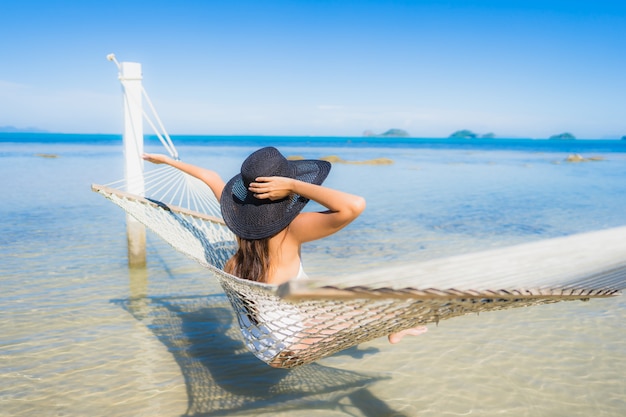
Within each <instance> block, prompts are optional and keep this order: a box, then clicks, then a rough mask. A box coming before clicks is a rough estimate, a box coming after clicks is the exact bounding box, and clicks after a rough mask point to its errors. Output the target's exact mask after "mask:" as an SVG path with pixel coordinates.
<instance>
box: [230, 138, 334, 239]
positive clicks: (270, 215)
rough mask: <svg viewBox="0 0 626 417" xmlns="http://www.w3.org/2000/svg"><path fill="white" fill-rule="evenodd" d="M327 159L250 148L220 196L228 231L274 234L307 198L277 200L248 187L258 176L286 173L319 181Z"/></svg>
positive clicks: (245, 235) (294, 196)
mask: <svg viewBox="0 0 626 417" xmlns="http://www.w3.org/2000/svg"><path fill="white" fill-rule="evenodd" d="M330 167H331V165H330V163H329V162H327V161H320V160H315V159H305V160H297V161H289V160H287V158H285V157H284V156H283V155H282V154H281V153H280V152H279V151H278V149H276V148H273V147H266V148H261V149H259V150H258V151H255V152H253V153H252V154H251V155H250V156H248V157H247V158H246V160H245V161H243V164H241V173H240V174H237V175H235V176H234V177H233V178H232V179H231V180H230V181H228V183H226V186H225V187H224V191H223V192H222V197H221V199H220V207H221V210H222V217H224V221H225V222H226V225H227V226H228V227H229V229H230V230H232V232H233V233H234V234H235V235H237V236H239V237H240V238H243V239H248V240H255V239H264V238H268V237H271V236H274V235H275V234H276V233H278V232H280V231H281V230H283V229H284V228H285V227H287V226H288V225H289V223H291V221H292V220H293V219H294V218H295V217H296V216H297V215H298V213H300V211H302V209H303V208H304V206H305V205H306V204H307V203H308V202H309V199H308V198H304V197H302V196H300V195H298V194H291V195H289V196H287V197H285V198H283V199H281V200H270V199H259V198H256V197H255V196H254V193H252V192H251V191H250V190H248V187H249V186H250V183H251V182H254V181H255V179H256V178H258V177H274V176H277V177H287V178H294V179H297V180H300V181H304V182H308V183H311V184H316V185H320V184H321V183H322V182H324V180H325V179H326V177H327V176H328V173H329V172H330Z"/></svg>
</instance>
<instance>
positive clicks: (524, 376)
mask: <svg viewBox="0 0 626 417" xmlns="http://www.w3.org/2000/svg"><path fill="white" fill-rule="evenodd" d="M174 141H175V143H176V144H177V147H178V151H179V153H180V155H181V158H182V159H183V160H186V161H188V162H192V163H197V164H202V165H203V166H206V167H209V168H212V169H215V170H217V171H218V172H220V173H221V174H222V175H223V176H224V177H225V178H229V177H230V176H232V175H234V174H235V173H236V172H237V171H238V168H239V165H240V164H241V161H242V160H243V158H245V156H246V155H248V154H249V153H250V152H251V151H253V150H254V149H256V148H258V147H260V146H265V145H275V146H277V147H278V148H279V149H280V150H281V151H282V152H283V153H284V154H286V155H299V156H303V157H306V158H319V157H324V156H328V155H336V156H339V157H340V158H342V159H343V160H345V161H348V162H352V163H335V164H333V168H332V171H331V174H330V175H329V177H328V179H327V180H326V184H327V185H328V186H330V187H335V188H338V189H342V190H345V191H348V192H352V193H356V194H360V195H363V196H365V198H366V199H367V209H366V211H365V212H364V213H363V214H362V215H361V217H359V218H358V219H357V220H356V221H355V222H354V223H353V224H351V225H350V226H348V227H347V228H346V229H344V230H342V231H341V232H340V233H338V234H336V235H333V236H331V237H329V238H327V239H324V240H321V241H317V242H313V243H311V244H309V245H307V246H306V247H305V248H304V249H303V260H304V264H305V269H306V270H307V273H308V274H309V275H311V276H316V277H317V276H319V277H340V276H341V275H342V274H345V273H349V272H354V271H357V272H358V271H360V270H367V269H370V268H373V267H377V268H379V267H383V268H384V267H385V266H391V265H398V264H402V263H403V262H408V261H414V260H426V259H432V258H436V257H442V256H448V255H453V254H458V253H466V252H471V251H476V250H480V249H489V248H494V247H501V246H505V245H512V244H516V243H522V242H529V241H534V240H540V239H545V238H551V237H557V236H563V235H569V234H573V233H579V232H586V231H591V230H598V229H604V228H609V227H615V226H623V225H625V224H626V211H625V210H624V207H626V181H624V180H625V179H626V142H624V141H592V140H589V141H580V140H576V141H548V140H544V141H532V140H503V139H492V140H469V141H468V140H463V141H460V140H450V139H445V140H444V139H412V138H408V139H396V138H393V139H391V138H384V139H383V138H284V137H276V138H274V137H180V138H174ZM146 148H147V150H148V151H158V152H163V150H162V148H160V147H159V144H158V142H157V141H155V140H153V139H149V140H148V141H147V145H146ZM572 153H579V154H581V155H582V156H583V157H587V158H588V157H598V158H597V159H600V160H597V161H587V162H580V163H568V162H565V160H566V158H567V156H568V155H570V154H572ZM376 158H388V159H390V160H392V161H393V163H392V164H388V165H375V164H363V163H356V162H363V161H368V160H372V159H376ZM146 168H149V167H146ZM122 177H123V155H122V147H121V139H120V138H119V137H118V136H102V135H101V136H98V135H27V134H3V135H0V178H1V180H0V181H1V182H0V191H1V193H0V195H2V205H1V206H0V230H1V231H2V233H1V234H0V283H1V285H2V291H1V292H0V415H1V416H34V415H36V416H87V415H88V416H180V415H189V416H192V415H194V416H196V415H203V416H211V415H216V416H217V415H246V416H256V415H268V416H270V415H272V416H276V415H279V416H282V415H284V416H316V415H319V416H347V415H349V416H392V415H393V416H456V415H479V416H501V415H507V416H509V415H510V416H533V417H535V416H568V417H569V416H585V417H586V416H623V415H624V414H626V388H625V387H626V384H624V383H623V376H624V375H625V374H626V330H625V326H624V320H625V319H626V301H625V300H624V298H623V296H622V297H615V298H611V299H604V300H592V301H590V302H586V303H583V302H564V303H557V304H553V305H545V306H538V307H532V308H522V309H513V310H507V311H501V312H493V313H486V314H485V313H483V314H481V315H480V316H473V315H472V316H465V317H461V318H455V319H451V320H447V321H443V322H441V323H439V325H438V326H434V325H433V326H430V328H429V332H428V333H427V334H425V335H423V336H419V337H414V338H406V339H405V340H403V341H402V342H401V343H400V344H399V345H394V346H391V345H389V344H388V343H387V341H386V340H384V339H380V340H375V341H372V342H369V343H365V344H362V345H359V346H357V347H355V348H353V349H349V350H347V351H345V352H341V353H339V354H337V355H334V356H332V357H329V358H326V359H323V360H320V361H319V362H317V363H315V364H312V365H307V366H303V367H300V368H296V369H294V370H291V371H286V370H276V369H273V368H270V367H268V366H267V365H265V364H263V363H262V362H260V361H258V360H257V359H256V358H254V356H253V355H252V354H251V353H249V352H248V351H247V350H246V349H245V347H244V345H243V342H242V339H241V335H240V334H239V331H238V328H237V326H236V323H234V322H233V321H234V316H233V314H232V311H231V310H230V307H229V305H228V302H227V300H226V298H225V296H224V295H223V293H222V292H221V290H220V288H219V286H218V285H217V284H216V282H215V280H214V279H213V277H212V276H211V275H210V274H209V273H207V271H206V270H204V269H202V268H201V267H200V266H198V265H197V264H195V263H194V262H193V261H190V260H188V259H187V258H185V257H183V256H182V255H179V254H178V253H176V252H174V251H173V250H172V249H171V248H170V247H169V246H168V245H166V244H164V243H163V242H162V241H161V240H160V239H159V238H157V237H156V236H154V235H151V234H150V233H149V234H148V244H147V251H148V266H147V268H146V269H145V270H129V269H128V267H127V258H126V256H127V254H126V236H125V233H126V232H125V214H124V213H123V212H122V211H121V210H120V209H119V208H118V207H116V206H114V205H113V204H111V203H110V202H108V201H107V200H105V199H104V198H102V197H101V196H100V195H98V194H96V193H93V192H91V191H90V185H91V184H92V183H101V184H106V183H108V182H111V181H114V180H118V179H121V178H122ZM307 209H310V210H313V209H316V206H315V205H314V204H310V207H307Z"/></svg>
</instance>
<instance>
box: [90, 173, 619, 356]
mask: <svg viewBox="0 0 626 417" xmlns="http://www.w3.org/2000/svg"><path fill="white" fill-rule="evenodd" d="M145 178H146V195H147V196H150V198H144V197H142V196H137V195H132V194H129V193H127V192H125V191H124V186H123V183H114V184H109V185H107V186H101V185H93V186H92V189H93V190H94V191H96V192H98V193H100V194H101V195H103V196H104V197H106V198H107V199H109V200H111V201H112V202H113V203H115V204H117V205H118V206H120V207H121V208H123V209H124V210H125V211H126V212H127V213H129V214H130V215H132V216H133V217H135V218H136V219H137V220H138V221H139V222H141V223H143V224H144V225H146V226H147V227H148V228H149V229H151V230H152V231H153V232H155V233H156V234H157V235H159V236H160V237H161V238H163V239H164V240H165V241H166V242H168V243H169V244H170V245H172V246H173V247H174V248H175V249H176V250H178V251H180V252H182V253H183V254H185V255H187V256H189V257H190V258H192V259H194V260H195V261H197V262H198V263H200V264H201V265H203V266H204V267H206V268H208V269H209V270H210V271H212V272H213V274H214V275H215V277H216V278H217V279H218V281H219V282H220V284H221V286H222V288H223V289H224V291H225V293H226V295H227V297H228V299H229V300H230V303H231V304H232V306H233V308H234V309H235V311H236V313H237V317H238V321H239V325H240V328H241V331H242V333H243V335H244V339H245V340H246V345H247V346H248V348H249V349H250V350H251V351H252V352H253V353H254V354H255V355H256V356H257V357H258V358H260V359H261V360H263V361H265V362H266V363H268V364H270V365H272V366H275V367H283V368H290V367H294V366H298V365H302V364H305V363H310V362H313V361H316V360H318V359H320V358H323V357H325V356H328V355H331V354H333V353H335V352H338V351H340V350H343V349H346V348H349V347H351V346H354V345H357V344H359V343H362V342H366V341H368V340H372V339H375V338H378V337H381V336H386V335H388V334H389V333H393V332H398V331H400V330H404V329H407V328H411V327H415V326H418V325H422V324H427V323H436V322H438V321H439V320H444V319H448V318H451V317H456V316H460V315H465V314H469V313H477V312H482V311H493V310H501V309H507V308H512V307H523V306H531V305H538V304H546V303H553V302H557V301H564V300H587V299H589V298H595V297H608V296H613V295H617V294H620V291H621V290H622V289H623V288H624V287H625V285H626V227H621V228H615V229H609V230H605V231H600V232H594V233H588V234H581V235H574V236H569V237H564V238H557V239H551V240H544V241H540V242H536V243H529V244H524V245H519V246H515V247H509V248H503V249H498V250H492V251H486V252H481V253H475V254H468V255H462V256H455V257H450V258H446V259H438V260H432V261H427V262H422V263H416V264H410V265H403V266H397V267H390V268H385V269H380V270H375V271H368V272H364V273H359V274H355V275H353V276H348V277H342V278H341V282H335V281H333V280H300V281H292V282H289V283H287V284H284V285H282V286H274V285H268V284H263V283H257V282H253V281H249V280H246V279H241V278H237V277H234V276H232V275H229V274H227V273H225V272H224V271H222V267H223V265H224V263H225V262H226V260H228V259H229V258H230V256H232V254H233V253H234V251H235V245H236V244H235V240H234V236H233V235H232V233H231V232H230V231H229V230H228V229H227V227H226V226H225V225H224V223H223V222H222V220H221V217H220V211H219V205H218V203H217V201H216V199H215V198H214V197H213V195H212V194H211V192H210V190H209V188H208V187H207V186H206V185H204V184H203V183H202V182H200V181H199V180H197V179H195V178H192V177H189V176H188V175H186V174H183V173H181V172H180V171H178V170H175V169H173V168H170V167H169V166H159V167H158V168H157V169H155V170H153V171H150V172H148V173H147V174H146V175H145Z"/></svg>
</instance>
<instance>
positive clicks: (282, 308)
mask: <svg viewBox="0 0 626 417" xmlns="http://www.w3.org/2000/svg"><path fill="white" fill-rule="evenodd" d="M307 278H308V276H307V275H306V273H305V272H304V268H303V267H302V262H300V269H299V271H298V275H296V276H295V277H294V278H293V279H296V280H300V279H307ZM254 306H255V307H256V308H255V310H256V311H254V312H251V311H239V315H238V318H239V324H240V327H241V331H242V333H243V336H244V339H245V343H246V345H247V346H248V348H249V349H250V350H252V352H254V354H255V355H256V356H257V357H258V358H259V359H261V360H262V361H264V362H267V363H270V362H271V361H272V359H274V358H275V357H276V356H277V355H278V354H279V353H281V352H282V351H284V350H286V349H289V347H290V346H293V345H295V344H296V343H297V341H298V340H299V338H300V337H299V336H300V334H301V331H302V329H303V324H302V322H303V319H302V317H301V314H300V310H299V309H298V306H297V305H295V304H292V303H290V302H287V301H285V300H282V299H281V298H279V297H278V296H274V295H272V296H266V297H260V298H259V299H256V300H254ZM251 315H252V317H251ZM255 316H256V317H255ZM254 322H256V323H254Z"/></svg>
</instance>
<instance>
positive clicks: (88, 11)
mask: <svg viewBox="0 0 626 417" xmlns="http://www.w3.org/2000/svg"><path fill="white" fill-rule="evenodd" d="M10 3H11V5H3V6H2V24H1V25H0V39H2V40H1V41H0V53H1V56H2V58H0V59H1V60H2V65H0V126H15V127H17V128H21V129H25V128H29V127H36V128H39V129H44V130H48V131H53V132H66V133H119V132H121V127H122V110H121V109H122V101H121V87H120V85H119V82H118V80H117V68H116V67H115V65H114V64H112V63H111V62H109V61H107V60H106V55H107V54H109V53H115V55H116V57H117V59H118V60H119V61H133V62H140V63H141V64H142V68H143V76H144V86H145V87H146V89H147V91H148V93H149V95H150V98H151V99H152V101H153V103H154V104H155V106H156V107H157V110H158V112H159V114H160V116H161V119H162V120H163V122H164V123H165V126H166V128H167V130H168V131H169V132H170V133H171V134H209V135H239V134H243V135H256V134H261V135H322V136H327V135H328V136H360V135H361V134H362V132H363V131H365V130H372V131H374V132H377V133H378V132H383V131H385V130H387V129H389V128H400V129H405V130H407V131H408V132H409V133H410V134H411V135H412V136H417V137H445V136H448V135H449V134H450V133H452V132H453V131H455V130H459V129H470V130H473V131H475V132H477V133H487V132H494V133H495V134H496V135H497V136H500V137H531V138H545V137H548V136H550V135H553V134H556V133H561V132H564V131H568V132H571V133H573V134H574V135H575V136H576V137H578V138H617V137H621V136H622V135H626V104H625V102H624V101H625V98H626V2H623V1H619V2H617V1H610V2H609V1H603V0H596V1H575V0H572V1H553V0H543V1H504V0H502V1H452V0H451V1H373V0H371V1H370V0H346V1H327V0H316V1H296V0H294V1H272V0H268V1H264V0H256V1H239V0H231V1H218V0H216V1H210V0H206V1H184V0H181V1H178V2H174V1H171V0H169V1H161V0H150V1H129V0H127V1H117V0H110V1H105V2H97V1H54V0H50V1H32V0H21V1H14V2H10Z"/></svg>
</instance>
